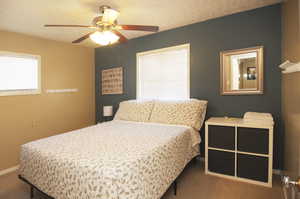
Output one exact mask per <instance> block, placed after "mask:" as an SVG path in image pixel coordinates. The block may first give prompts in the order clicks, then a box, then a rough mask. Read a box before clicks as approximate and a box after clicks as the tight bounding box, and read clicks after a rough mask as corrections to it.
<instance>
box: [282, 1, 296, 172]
mask: <svg viewBox="0 0 300 199" xmlns="http://www.w3.org/2000/svg"><path fill="white" fill-rule="evenodd" d="M282 11H283V12H282V14H283V31H282V32H283V43H282V44H283V46H282V55H283V61H285V60H290V61H292V62H300V39H299V36H300V35H299V5H298V0H288V1H287V2H284V3H283V7H282ZM299 85H300V72H296V73H291V74H283V75H282V109H283V110H282V112H283V118H284V122H285V169H286V171H287V174H288V175H292V176H294V177H295V176H297V175H298V176H300V169H299V168H300V166H299V161H300V157H299V155H300V151H299V150H300V147H299V145H300V87H299Z"/></svg>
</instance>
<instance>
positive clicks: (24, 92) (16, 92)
mask: <svg viewBox="0 0 300 199" xmlns="http://www.w3.org/2000/svg"><path fill="white" fill-rule="evenodd" d="M0 55H6V56H10V57H18V58H33V59H37V60H38V88H37V89H32V90H31V89H25V90H8V91H0V96H12V95H37V94H41V91H42V88H41V56H40V55H32V54H26V53H15V52H9V51H0Z"/></svg>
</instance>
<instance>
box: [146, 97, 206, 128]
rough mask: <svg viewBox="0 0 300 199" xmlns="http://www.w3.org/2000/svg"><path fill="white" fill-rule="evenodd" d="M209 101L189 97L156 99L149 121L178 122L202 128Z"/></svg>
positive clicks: (178, 123)
mask: <svg viewBox="0 0 300 199" xmlns="http://www.w3.org/2000/svg"><path fill="white" fill-rule="evenodd" d="M206 107H207V101H204V100H197V99H189V100H181V101H155V104H154V108H153V111H152V113H151V117H150V120H149V122H156V123H163V124H177V125H185V126H190V127H193V128H194V129H196V130H200V128H201V126H202V124H203V121H204V117H205V113H206Z"/></svg>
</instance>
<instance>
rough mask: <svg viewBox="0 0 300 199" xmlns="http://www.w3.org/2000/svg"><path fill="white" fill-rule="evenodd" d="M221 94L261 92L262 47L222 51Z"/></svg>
mask: <svg viewBox="0 0 300 199" xmlns="http://www.w3.org/2000/svg"><path fill="white" fill-rule="evenodd" d="M220 59H221V64H220V66H221V70H220V71H221V94H222V95H251V94H263V47H262V46H259V47H254V48H246V49H239V50H230V51H223V52H221V53H220Z"/></svg>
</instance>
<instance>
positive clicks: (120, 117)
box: [20, 101, 206, 199]
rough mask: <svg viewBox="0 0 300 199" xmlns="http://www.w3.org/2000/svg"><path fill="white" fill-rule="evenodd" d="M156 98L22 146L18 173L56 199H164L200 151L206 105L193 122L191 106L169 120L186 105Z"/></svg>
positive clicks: (130, 105)
mask: <svg viewBox="0 0 300 199" xmlns="http://www.w3.org/2000/svg"><path fill="white" fill-rule="evenodd" d="M147 103H149V104H147ZM157 103H158V102H146V103H145V102H143V103H140V102H136V101H134V102H132V101H131V102H128V101H127V102H125V103H124V104H120V108H119V111H118V112H117V114H116V116H115V119H114V120H113V121H110V122H104V123H100V124H97V125H94V126H90V127H87V128H83V129H79V130H75V131H71V132H68V133H64V134H60V135H57V136H52V137H49V138H44V139H41V140H37V141H33V142H30V143H27V144H24V145H22V147H21V160H20V178H21V179H23V180H25V181H26V182H28V183H30V184H31V185H32V186H34V187H35V188H37V189H39V190H41V191H42V192H44V193H46V194H47V195H49V196H51V197H53V198H55V199H102V198H103V199H134V198H136V199H138V198H143V199H159V198H161V197H162V195H163V194H164V193H165V191H166V190H167V189H168V187H169V186H170V185H171V184H172V182H173V181H174V180H175V179H176V178H177V176H178V175H179V174H180V173H181V171H182V170H183V169H184V167H185V166H186V164H187V163H188V162H190V161H191V160H192V159H193V158H194V157H195V156H197V155H199V146H198V145H199V143H200V141H201V138H200V136H199V132H198V130H199V128H200V127H201V126H202V123H203V119H204V116H203V115H205V110H206V109H205V108H206V104H205V103H202V104H201V109H202V111H200V112H199V111H198V112H197V114H195V115H197V118H198V120H197V121H196V123H197V124H196V123H193V122H192V123H193V124H195V125H194V126H193V125H192V126H191V125H186V124H189V122H190V121H191V120H190V119H189V118H190V117H191V116H190V113H189V116H187V115H186V113H187V112H190V110H189V109H187V107H188V106H189V105H187V106H184V109H185V110H184V111H183V112H186V113H185V114H182V113H181V116H180V115H176V118H177V119H176V118H175V119H174V118H173V119H170V114H174V110H175V109H176V110H178V107H180V108H183V107H182V106H174V102H172V103H171V104H170V103H167V104H164V103H159V104H158V105H157ZM176 103H177V104H178V102H176ZM145 104H146V105H145ZM161 104H162V106H161ZM179 104H182V102H180V103H179ZM166 105H167V107H168V106H169V108H166ZM149 107H150V108H149ZM162 107H164V108H162ZM170 109H171V110H173V111H170ZM156 112H158V113H157V115H160V117H158V116H157V115H156ZM175 112H177V111H175ZM181 112H182V111H181ZM128 113H130V114H128ZM195 113H196V112H195ZM151 118H152V119H151ZM126 119H127V120H126ZM193 119H195V118H193ZM158 120H159V121H158ZM182 120H186V121H182ZM174 123H176V124H174ZM181 123H184V124H185V125H184V124H181ZM199 125H200V127H199ZM195 127H196V128H195Z"/></svg>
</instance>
